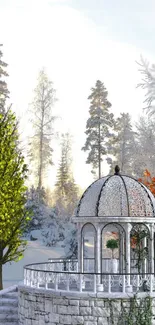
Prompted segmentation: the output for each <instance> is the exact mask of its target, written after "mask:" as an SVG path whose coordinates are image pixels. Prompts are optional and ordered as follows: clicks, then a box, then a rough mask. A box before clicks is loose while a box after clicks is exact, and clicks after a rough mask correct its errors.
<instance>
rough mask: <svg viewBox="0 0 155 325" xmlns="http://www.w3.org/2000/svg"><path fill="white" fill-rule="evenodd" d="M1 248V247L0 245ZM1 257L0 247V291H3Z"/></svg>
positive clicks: (1, 250)
mask: <svg viewBox="0 0 155 325" xmlns="http://www.w3.org/2000/svg"><path fill="white" fill-rule="evenodd" d="M0 246H1V245H0ZM2 257H3V249H2V247H0V290H2V289H3V279H2Z"/></svg>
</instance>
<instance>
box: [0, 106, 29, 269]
mask: <svg viewBox="0 0 155 325" xmlns="http://www.w3.org/2000/svg"><path fill="white" fill-rule="evenodd" d="M26 173H27V166H26V164H25V163H24V158H23V156H22V154H21V152H20V151H19V149H18V130H17V122H16V117H15V115H14V114H13V113H12V111H11V110H10V109H9V110H8V111H7V112H6V113H5V114H0V266H1V265H2V264H5V263H6V262H8V261H13V260H14V261H17V260H19V259H21V258H22V253H23V251H24V247H25V244H26V243H25V242H24V241H22V240H21V235H22V233H23V231H24V228H25V226H26V224H27V222H28V220H29V216H28V215H27V213H26V210H25V191H26V187H25V185H24V183H25V179H26Z"/></svg>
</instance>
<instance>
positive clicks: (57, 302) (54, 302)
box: [53, 298, 69, 306]
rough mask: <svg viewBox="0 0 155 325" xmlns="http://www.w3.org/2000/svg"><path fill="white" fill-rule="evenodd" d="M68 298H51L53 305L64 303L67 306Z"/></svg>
mask: <svg viewBox="0 0 155 325" xmlns="http://www.w3.org/2000/svg"><path fill="white" fill-rule="evenodd" d="M68 304H69V303H68V299H66V298H53V305H64V306H68Z"/></svg>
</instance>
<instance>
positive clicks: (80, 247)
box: [77, 223, 83, 272]
mask: <svg viewBox="0 0 155 325" xmlns="http://www.w3.org/2000/svg"><path fill="white" fill-rule="evenodd" d="M77 227H78V272H82V269H83V240H82V233H81V225H80V224H79V223H78V225H77Z"/></svg>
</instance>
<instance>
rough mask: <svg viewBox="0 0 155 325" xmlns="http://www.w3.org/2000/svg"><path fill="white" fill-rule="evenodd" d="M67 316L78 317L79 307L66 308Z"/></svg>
mask: <svg viewBox="0 0 155 325" xmlns="http://www.w3.org/2000/svg"><path fill="white" fill-rule="evenodd" d="M67 314H68V315H79V306H68V307H67Z"/></svg>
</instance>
